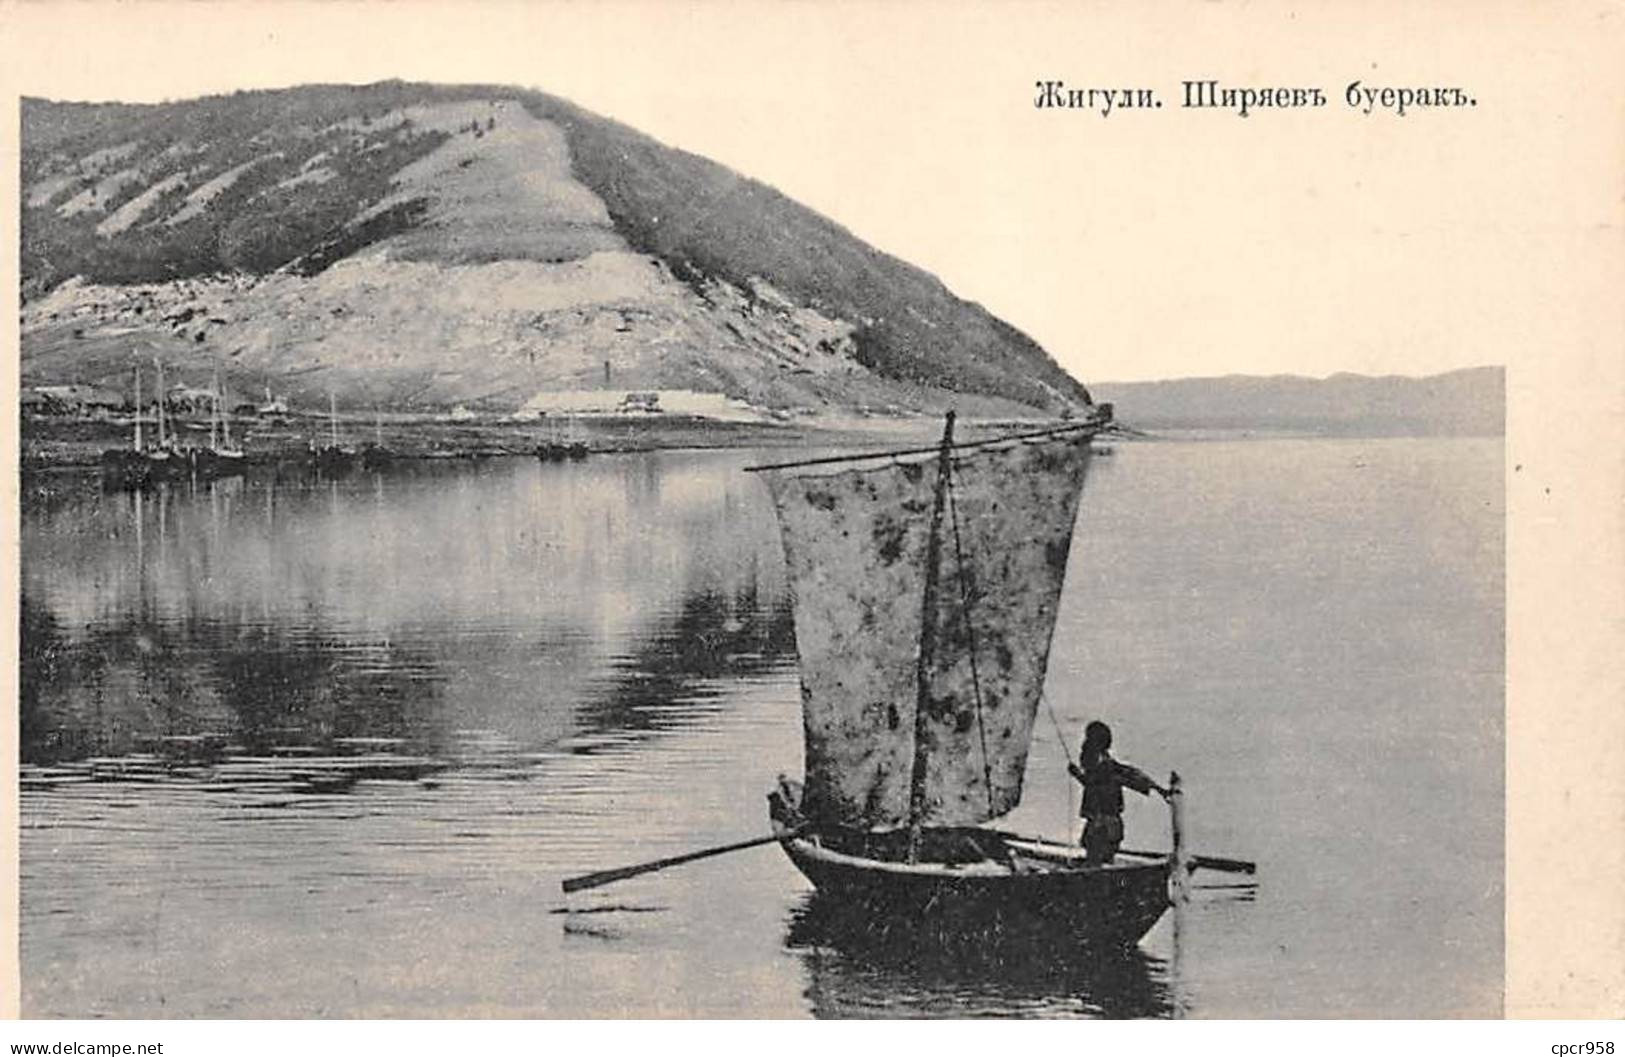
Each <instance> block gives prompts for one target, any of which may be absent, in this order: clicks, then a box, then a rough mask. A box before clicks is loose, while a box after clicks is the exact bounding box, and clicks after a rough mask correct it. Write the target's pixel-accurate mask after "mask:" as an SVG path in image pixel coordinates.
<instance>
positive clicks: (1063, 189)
mask: <svg viewBox="0 0 1625 1057" xmlns="http://www.w3.org/2000/svg"><path fill="white" fill-rule="evenodd" d="M0 3H3V0H0ZM1313 10H1314V13H1313V14H1310V13H1308V12H1306V11H1299V10H1296V9H1295V8H1294V7H1292V6H1291V5H1288V4H1270V3H1248V4H1232V3H1214V2H1207V3H1184V4H1172V3H1164V4H1149V5H1145V6H1139V7H1134V8H1129V7H1126V6H1107V5H1102V4H1087V3H1082V4H1077V3H1075V4H1048V3H1016V4H1007V5H997V6H995V5H991V4H971V3H963V2H962V3H937V4H925V3H914V2H893V3H885V4H879V5H868V6H859V5H856V4H850V3H844V4H836V3H807V2H802V3H784V4H774V5H768V4H761V3H754V2H751V3H745V2H729V3H724V2H711V3H690V4H670V5H659V6H656V5H648V4H642V3H631V2H622V3H608V4H597V5H588V4H583V3H556V4H532V5H508V4H501V3H492V4H475V3H435V4H430V3H397V4H391V5H387V6H386V5H382V4H371V3H369V4H349V3H328V4H316V5H306V4H296V3H265V4H259V5H252V6H249V5H237V4H224V5H208V6H205V5H202V4H185V5H171V4H161V3H143V2H132V3H126V4H117V5H114V4H105V3H104V4H97V3H84V4H73V5H47V4H43V3H24V4H16V3H13V4H11V5H9V6H3V7H0V20H4V21H5V23H6V27H5V28H6V32H7V33H8V35H11V36H13V39H17V40H19V41H27V45H26V47H24V48H22V49H19V52H18V53H19V54H21V55H22V56H23V60H22V62H21V63H19V64H18V66H17V67H16V68H14V69H13V70H12V71H11V72H10V73H8V74H5V75H4V76H5V77H6V78H7V80H8V82H9V84H10V85H12V86H15V88H16V89H17V90H18V91H20V92H21V93H23V94H30V95H41V96H46V97H50V98H58V99H118V100H127V101H152V100H159V99H174V98H186V97H191V96H196V95H201V94H208V93H214V92H223V91H230V90H234V89H239V88H260V87H276V86H284V85H292V84H299V83H306V82H312V81H339V82H349V83H361V82H367V81H373V80H380V79H385V78H390V77H400V78H405V79H412V80H432V81H440V82H447V83H457V82H469V81H478V82H495V83H505V84H515V85H522V86H527V87H535V88H539V89H542V90H544V91H548V92H552V93H554V94H557V95H562V96H564V97H566V98H569V99H571V100H573V101H575V102H577V103H580V104H581V105H583V106H586V107H588V108H589V109H592V110H594V111H597V112H598V113H601V114H604V115H606V116H609V117H612V118H615V119H617V120H620V121H622V122H624V123H626V124H629V125H631V126H633V127H635V128H638V129H640V130H642V131H644V132H646V133H648V134H650V135H652V136H654V137H656V138H657V139H660V140H662V141H663V142H666V143H668V144H671V145H673V146H677V147H681V148H684V149H686V150H690V151H694V152H696V153H699V154H703V155H706V156H708V157H711V158H713V159H715V160H717V161H720V162H722V163H724V164H726V165H729V166H731V167H733V168H735V169H737V170H739V171H740V172H742V173H745V174H746V175H749V176H752V177H755V178H757V179H760V180H762V181H764V182H766V183H769V184H771V185H773V186H775V187H777V188H778V189H780V190H781V191H783V192H784V193H786V194H788V195H790V196H791V197H792V198H795V199H797V200H799V201H801V202H803V203H804V204H806V205H808V206H811V207H812V208H814V209H817V210H819V211H820V212H822V213H824V214H826V215H828V216H830V217H832V218H833V219H835V220H836V221H838V222H839V223H841V224H843V225H844V226H846V227H847V228H848V229H849V230H851V231H852V232H853V233H855V234H856V235H858V236H859V237H861V238H863V239H864V240H866V241H868V242H870V243H871V244H873V245H875V246H877V247H879V248H880V249H882V250H885V251H887V252H889V253H892V254H894V255H896V256H899V257H901V258H903V259H905V260H908V261H910V262H912V263H914V264H917V265H919V266H921V267H923V268H925V269H927V270H929V271H931V272H933V273H935V274H936V275H938V276H939V277H940V278H941V279H942V280H943V281H944V282H945V283H946V284H947V285H948V287H949V288H950V289H951V290H953V291H954V292H955V293H957V294H958V295H960V296H962V297H964V298H966V299H968V300H973V301H977V302H980V303H981V304H983V305H985V306H986V307H987V308H988V309H990V310H991V311H992V312H993V313H994V314H996V315H998V316H1000V317H1002V318H1003V319H1005V320H1007V321H1008V322H1010V323H1012V324H1014V325H1015V326H1017V327H1019V328H1021V329H1022V330H1024V331H1026V332H1027V333H1029V334H1030V335H1032V336H1033V337H1034V338H1035V339H1037V340H1038V341H1039V342H1040V343H1041V344H1043V345H1044V347H1045V348H1046V349H1047V350H1048V351H1049V352H1050V353H1051V355H1053V356H1054V357H1055V358H1056V359H1057V360H1058V361H1059V362H1060V363H1061V364H1062V365H1063V366H1065V367H1066V368H1068V369H1069V370H1070V371H1071V372H1072V373H1073V374H1074V375H1076V376H1077V377H1079V378H1081V379H1083V380H1085V381H1108V380H1133V379H1145V378H1161V377H1187V376H1200V375H1218V374H1228V373H1250V374H1275V373H1291V374H1303V375H1311V376H1323V375H1327V374H1331V373H1334V372H1338V371H1356V372H1361V373H1373V374H1385V373H1395V374H1409V375H1417V374H1428V373H1434V372H1437V371H1443V370H1450V369H1455V368H1459V367H1466V366H1474V365H1480V364H1494V363H1502V364H1504V363H1508V362H1510V361H1512V360H1514V359H1516V358H1517V356H1519V355H1520V354H1521V353H1526V352H1527V350H1528V348H1529V346H1530V343H1531V342H1533V341H1536V340H1538V339H1537V335H1538V334H1539V333H1540V331H1541V329H1542V322H1543V320H1544V318H1545V316H1546V314H1547V313H1549V312H1552V311H1560V310H1561V304H1562V302H1563V301H1564V299H1565V290H1564V288H1563V284H1562V283H1561V281H1560V279H1559V277H1560V276H1561V275H1562V274H1563V268H1564V266H1565V263H1566V262H1569V261H1572V260H1573V259H1574V254H1576V253H1586V252H1595V245H1596V239H1597V237H1598V230H1597V228H1598V225H1599V224H1600V223H1601V222H1602V217H1601V215H1600V214H1594V213H1593V212H1591V211H1590V210H1591V209H1592V207H1593V206H1594V203H1592V202H1590V201H1589V200H1587V199H1585V198H1584V197H1583V196H1579V197H1576V196H1573V195H1572V194H1570V193H1568V190H1567V187H1568V186H1571V185H1572V184H1573V182H1574V180H1575V178H1576V177H1575V169H1574V164H1575V162H1576V161H1577V160H1581V161H1582V166H1583V164H1584V162H1583V159H1577V157H1576V154H1577V151H1576V143H1575V142H1574V141H1573V140H1572V139H1570V138H1566V137H1568V136H1569V135H1570V134H1569V131H1568V128H1569V126H1566V125H1565V124H1564V115H1563V113H1562V108H1563V107H1564V106H1570V107H1572V108H1574V109H1575V111H1576V113H1575V114H1573V115H1571V116H1579V114H1578V111H1579V110H1581V109H1583V108H1584V106H1585V105H1586V104H1585V100H1584V97H1583V92H1582V91H1581V90H1580V89H1579V87H1577V86H1573V85H1569V84H1567V81H1569V80H1572V73H1571V72H1570V71H1571V70H1572V69H1573V63H1574V61H1575V57H1574V56H1572V55H1570V54H1568V53H1566V52H1564V51H1563V50H1562V49H1560V48H1556V47H1552V48H1548V49H1546V50H1542V47H1541V44H1542V41H1543V40H1544V39H1545V35H1546V34H1547V32H1548V30H1549V29H1550V27H1548V26H1546V25H1545V23H1544V22H1542V21H1541V19H1542V17H1543V16H1541V15H1540V14H1538V13H1535V14H1532V13H1531V12H1530V11H1529V9H1528V5H1517V4H1514V3H1501V4H1497V3H1493V2H1492V3H1487V4H1481V5H1477V6H1475V7H1474V8H1473V9H1472V17H1466V15H1465V12H1466V8H1465V7H1463V6H1461V5H1451V4H1439V5H1432V6H1431V7H1430V8H1429V9H1428V10H1426V11H1417V10H1412V9H1411V8H1410V7H1408V6H1400V5H1397V4H1380V3H1379V4H1352V3H1349V4H1336V3H1333V4H1326V5H1320V6H1317V7H1315V8H1314V9H1313ZM1452 11H1460V12H1463V14H1462V15H1461V16H1452V15H1451V12H1452ZM1131 12H1132V13H1131ZM1518 20H1522V21H1523V22H1525V23H1527V25H1526V26H1525V25H1517V24H1516V22H1517V21H1518ZM1553 36H1554V38H1555V34H1554V35H1553ZM1570 36H1571V35H1569V36H1566V37H1565V39H1570ZM1207 78H1213V79H1218V80H1220V81H1222V82H1223V83H1224V84H1226V85H1235V86H1238V87H1239V86H1248V85H1255V86H1260V87H1262V86H1274V85H1291V86H1317V87H1320V88H1321V89H1322V91H1323V92H1324V93H1325V95H1326V97H1327V103H1326V105H1325V106H1323V107H1318V108H1304V109H1297V110H1269V111H1259V112H1255V113H1252V114H1250V115H1249V116H1247V117H1245V118H1243V117H1240V116H1239V115H1237V114H1236V113H1234V112H1233V111H1223V110H1216V109H1205V110H1204V109H1186V108H1183V107H1182V106H1181V105H1180V103H1181V99H1182V90H1181V87H1180V85H1181V82H1182V81H1183V80H1187V79H1191V80H1197V79H1207ZM1357 78H1358V79H1363V83H1367V84H1375V85H1388V84H1392V85H1398V86H1405V85H1413V84H1416V85H1460V86H1464V87H1465V88H1466V89H1467V90H1468V91H1470V92H1471V93H1472V94H1473V97H1474V98H1475V99H1478V100H1479V105H1478V106H1476V107H1471V108H1459V109H1449V110H1428V111H1414V112H1411V113H1408V114H1407V115H1406V116H1405V117H1399V116H1396V115H1394V114H1392V113H1383V112H1378V113H1374V114H1371V115H1366V114H1362V113H1360V112H1359V111H1358V110H1355V109H1352V108H1350V107H1348V106H1346V105H1345V103H1344V100H1343V96H1344V88H1345V86H1346V85H1347V84H1348V83H1349V82H1350V81H1352V80H1354V79H1357ZM1043 79H1060V80H1063V81H1065V82H1066V83H1067V84H1068V85H1069V86H1072V87H1086V86H1096V85H1098V86H1102V87H1140V88H1151V89H1153V90H1155V91H1156V93H1157V96H1158V98H1160V99H1161V100H1163V102H1164V106H1163V108H1162V109H1161V110H1151V111H1118V112H1116V113H1113V114H1110V115H1108V116H1101V115H1100V114H1099V113H1096V112H1088V111H1079V110H1057V109H1048V110H1041V109H1039V108H1037V107H1035V106H1034V105H1033V101H1034V97H1035V95H1036V92H1035V88H1034V85H1035V82H1036V81H1038V80H1043ZM1554 85H1555V86H1556V87H1555V89H1554V87H1553V86H1554ZM1568 88H1572V89H1573V90H1572V91H1569V92H1568V93H1567V94H1565V93H1564V90H1565V89H1568ZM1598 164H1601V161H1600V160H1598ZM1599 171H1600V170H1599ZM1581 175H1582V176H1583V175H1584V172H1583V169H1582V173H1581Z"/></svg>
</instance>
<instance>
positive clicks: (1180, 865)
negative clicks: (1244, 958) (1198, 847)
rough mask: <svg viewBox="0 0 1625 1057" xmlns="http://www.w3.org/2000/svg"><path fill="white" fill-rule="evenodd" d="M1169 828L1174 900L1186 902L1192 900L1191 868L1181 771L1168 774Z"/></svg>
mask: <svg viewBox="0 0 1625 1057" xmlns="http://www.w3.org/2000/svg"><path fill="white" fill-rule="evenodd" d="M1168 828H1169V830H1170V831H1171V833H1170V836H1171V837H1172V838H1173V854H1172V856H1171V858H1172V859H1173V861H1174V872H1173V876H1172V878H1171V879H1170V880H1171V884H1172V887H1173V891H1172V892H1171V893H1170V895H1172V897H1173V899H1174V902H1176V903H1185V902H1188V901H1189V900H1190V897H1191V893H1190V879H1191V870H1190V863H1189V860H1188V859H1187V858H1186V855H1185V791H1184V790H1183V789H1181V788H1180V785H1179V772H1178V771H1173V772H1171V773H1170V774H1169V775H1168Z"/></svg>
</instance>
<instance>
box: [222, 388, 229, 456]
mask: <svg viewBox="0 0 1625 1057" xmlns="http://www.w3.org/2000/svg"><path fill="white" fill-rule="evenodd" d="M230 407H231V390H229V389H222V390H221V391H220V430H221V433H222V434H223V435H224V437H225V441H226V447H227V448H230V447H231V411H230Z"/></svg>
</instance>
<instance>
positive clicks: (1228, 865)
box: [1119, 848, 1258, 873]
mask: <svg viewBox="0 0 1625 1057" xmlns="http://www.w3.org/2000/svg"><path fill="white" fill-rule="evenodd" d="M1119 854H1121V855H1143V856H1146V857H1148V858H1153V859H1160V858H1161V857H1162V856H1163V855H1165V854H1167V853H1166V852H1160V851H1129V850H1127V849H1126V848H1125V849H1122V850H1121V851H1120V852H1119ZM1185 861H1186V862H1188V863H1190V864H1191V866H1193V867H1196V868H1199V869H1203V870H1218V871H1219V872H1221V873H1257V872H1258V864H1257V863H1255V862H1248V861H1247V860H1246V859H1220V858H1217V857H1215V856H1212V855H1191V856H1187V857H1186V860H1185Z"/></svg>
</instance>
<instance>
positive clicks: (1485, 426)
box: [1090, 367, 1506, 436]
mask: <svg viewBox="0 0 1625 1057" xmlns="http://www.w3.org/2000/svg"><path fill="white" fill-rule="evenodd" d="M1090 388H1091V390H1092V392H1093V394H1094V397H1095V399H1096V400H1099V401H1102V402H1105V401H1110V402H1112V403H1114V404H1115V405H1116V414H1117V417H1118V419H1119V420H1120V421H1122V422H1125V423H1128V424H1130V425H1133V426H1137V427H1140V428H1142V429H1152V430H1154V429H1253V430H1292V431H1303V432H1311V433H1323V434H1358V435H1364V436H1372V435H1376V436H1390V435H1410V436H1499V435H1501V434H1502V433H1503V432H1504V431H1505V419H1506V371H1505V369H1504V368H1501V367H1471V368H1467V369H1465V370H1459V371H1450V372H1448V373H1446V374H1435V375H1431V376H1428V377H1425V378H1404V377H1399V376H1395V375H1388V376H1383V377H1369V376H1366V375H1358V374H1334V375H1332V376H1331V377H1330V378H1301V377H1297V376H1295V375H1273V376H1269V377H1253V376H1247V375H1228V376H1225V377H1222V378H1180V379H1175V380H1172V381H1165V382H1101V383H1098V384H1095V385H1092V386H1091V387H1090Z"/></svg>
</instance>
